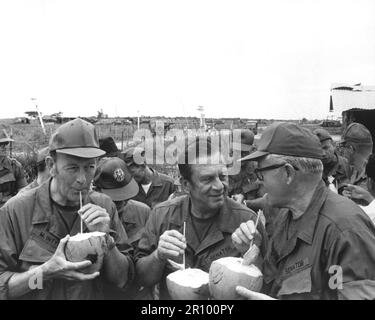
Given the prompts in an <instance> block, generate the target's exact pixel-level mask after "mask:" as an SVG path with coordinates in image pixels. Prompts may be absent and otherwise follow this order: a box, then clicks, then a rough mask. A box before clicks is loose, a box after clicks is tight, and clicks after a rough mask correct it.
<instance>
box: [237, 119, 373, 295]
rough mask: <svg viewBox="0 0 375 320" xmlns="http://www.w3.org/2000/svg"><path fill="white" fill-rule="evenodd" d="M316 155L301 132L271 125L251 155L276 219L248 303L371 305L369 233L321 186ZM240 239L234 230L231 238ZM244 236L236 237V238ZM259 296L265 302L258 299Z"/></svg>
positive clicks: (348, 204) (316, 146) (355, 212)
mask: <svg viewBox="0 0 375 320" xmlns="http://www.w3.org/2000/svg"><path fill="white" fill-rule="evenodd" d="M322 156H323V153H322V148H321V146H320V142H319V140H318V138H317V137H316V136H315V135H314V134H313V133H312V132H311V131H310V130H308V129H305V128H303V127H301V126H298V125H296V124H293V123H275V124H273V125H271V126H270V127H269V128H267V129H266V130H265V131H264V132H263V134H262V137H261V139H260V141H259V144H258V151H257V152H255V153H253V154H251V155H249V156H247V157H245V158H243V159H242V161H246V160H253V161H257V162H258V169H257V170H256V175H257V177H258V179H259V180H260V181H261V182H262V184H263V186H264V189H265V192H267V199H268V202H269V205H270V206H272V207H274V208H276V209H282V210H279V211H278V210H276V211H275V212H278V213H279V214H278V217H277V218H276V221H275V230H274V232H273V234H272V237H271V239H270V244H269V246H268V250H267V253H266V256H265V260H264V268H263V276H264V285H263V289H262V290H263V294H258V293H254V292H252V291H249V290H247V289H245V288H243V287H238V288H237V291H238V293H239V294H241V295H243V296H245V297H247V298H249V299H265V298H266V299H270V298H271V297H272V298H278V299H374V298H375V227H374V225H373V224H372V222H371V220H370V219H369V218H368V216H367V215H366V214H365V213H364V212H363V211H362V210H361V209H360V208H359V207H358V206H357V205H356V204H355V203H354V202H352V201H350V200H348V199H346V198H344V197H342V196H340V195H338V194H336V193H334V192H333V191H331V190H330V189H329V188H327V187H326V186H325V184H324V182H323V180H322V172H323V164H322V162H321V158H322ZM237 232H240V230H237ZM246 236H247V235H246V234H245V233H244V232H243V234H242V236H241V238H243V237H246ZM265 294H266V295H265Z"/></svg>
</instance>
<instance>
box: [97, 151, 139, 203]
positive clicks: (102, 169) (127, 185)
mask: <svg viewBox="0 0 375 320" xmlns="http://www.w3.org/2000/svg"><path fill="white" fill-rule="evenodd" d="M94 184H95V186H97V187H98V188H100V189H101V191H102V192H103V193H104V194H106V195H108V196H109V197H111V199H112V200H113V201H122V200H128V199H131V198H133V197H135V196H136V195H137V194H138V191H139V187H138V183H137V182H135V180H134V179H133V177H132V175H131V174H130V172H129V171H128V168H127V167H126V164H125V162H124V161H123V160H122V159H120V158H117V157H111V158H108V157H106V158H102V159H101V160H100V161H99V164H98V167H97V169H96V172H95V177H94Z"/></svg>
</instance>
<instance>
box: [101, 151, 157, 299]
mask: <svg viewBox="0 0 375 320" xmlns="http://www.w3.org/2000/svg"><path fill="white" fill-rule="evenodd" d="M94 185H95V187H96V189H97V191H99V192H102V193H104V194H106V195H107V196H109V197H110V198H111V199H112V201H113V202H114V203H115V205H116V208H117V212H118V215H119V218H120V221H121V223H122V225H123V227H124V229H125V231H126V233H127V235H128V237H129V240H128V242H129V243H130V244H132V245H136V243H137V241H138V240H139V238H140V235H141V230H142V229H143V228H144V226H145V224H146V222H147V219H148V217H149V215H150V211H151V209H150V207H148V206H147V205H146V204H144V203H142V202H139V201H135V200H132V199H131V198H133V197H134V196H136V195H137V193H138V191H139V187H138V184H137V183H136V182H135V180H134V179H133V178H132V176H131V174H130V172H129V171H128V169H127V167H126V164H125V162H124V161H123V160H122V159H120V158H117V157H110V158H107V157H106V158H102V159H101V160H100V161H99V164H98V168H97V170H96V173H95V178H94ZM107 297H108V298H110V299H126V300H129V299H132V300H150V299H152V288H147V287H146V288H145V287H141V286H139V285H138V284H137V283H134V284H133V286H132V288H131V289H130V290H127V291H126V292H123V291H120V290H118V289H111V290H108V292H107Z"/></svg>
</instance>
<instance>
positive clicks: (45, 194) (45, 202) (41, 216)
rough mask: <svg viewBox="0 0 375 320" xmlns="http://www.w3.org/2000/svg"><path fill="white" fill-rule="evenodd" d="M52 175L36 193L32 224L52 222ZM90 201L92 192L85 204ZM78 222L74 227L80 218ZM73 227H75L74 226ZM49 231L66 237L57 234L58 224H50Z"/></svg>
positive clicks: (85, 230) (84, 227)
mask: <svg viewBox="0 0 375 320" xmlns="http://www.w3.org/2000/svg"><path fill="white" fill-rule="evenodd" d="M52 179H53V178H52V177H51V178H49V180H47V181H46V182H45V183H43V184H42V185H41V186H40V187H38V188H37V190H36V193H35V197H36V198H35V200H36V201H35V202H36V204H35V209H34V215H33V220H32V224H33V225H34V224H41V223H50V222H51V216H52V210H53V207H52V201H51V196H50V185H51V181H52ZM88 202H90V194H89V196H88V198H87V200H86V201H84V204H86V203H88ZM76 222H77V223H75V224H74V227H76V225H79V219H77V221H76ZM74 227H73V228H74ZM49 232H51V233H53V234H54V235H56V236H58V237H60V238H61V237H64V236H65V235H60V234H57V226H55V225H54V224H50V226H49ZM83 232H88V229H87V226H86V224H83Z"/></svg>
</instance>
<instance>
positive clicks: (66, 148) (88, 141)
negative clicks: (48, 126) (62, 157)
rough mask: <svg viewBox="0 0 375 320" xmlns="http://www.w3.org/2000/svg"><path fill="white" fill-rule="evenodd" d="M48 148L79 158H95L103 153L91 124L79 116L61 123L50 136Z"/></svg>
mask: <svg viewBox="0 0 375 320" xmlns="http://www.w3.org/2000/svg"><path fill="white" fill-rule="evenodd" d="M49 150H50V151H56V152H58V153H64V154H68V155H72V156H76V157H80V158H97V157H100V156H102V155H104V154H105V151H103V150H101V149H100V148H99V142H98V138H97V135H96V131H95V127H94V125H93V124H91V123H89V122H87V121H84V120H82V119H80V118H77V119H74V120H71V121H69V122H67V123H64V124H63V125H61V126H60V127H59V128H58V129H57V130H56V132H55V133H54V134H53V135H52V136H51V139H50V142H49Z"/></svg>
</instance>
